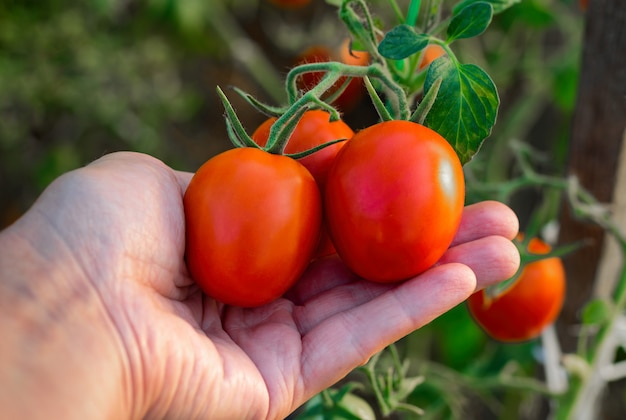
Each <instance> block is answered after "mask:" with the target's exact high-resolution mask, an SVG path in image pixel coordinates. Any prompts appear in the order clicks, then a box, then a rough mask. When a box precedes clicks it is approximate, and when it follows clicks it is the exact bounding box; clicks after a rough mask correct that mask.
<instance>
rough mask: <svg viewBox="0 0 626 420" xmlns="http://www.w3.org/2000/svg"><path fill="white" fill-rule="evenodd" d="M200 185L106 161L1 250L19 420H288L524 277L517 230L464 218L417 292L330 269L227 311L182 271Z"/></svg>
mask: <svg viewBox="0 0 626 420" xmlns="http://www.w3.org/2000/svg"><path fill="white" fill-rule="evenodd" d="M190 179H191V174H189V173H182V172H176V171H173V170H171V169H170V168H168V167H167V166H165V165H164V164H162V163H161V162H159V161H157V160H156V159H153V158H151V157H149V156H146V155H141V154H135V153H115V154H110V155H107V156H105V157H103V158H102V159H100V160H98V161H96V162H94V163H92V164H91V165H88V166H87V167H85V168H82V169H80V170H77V171H74V172H71V173H69V174H66V175H64V176H63V177H61V178H60V179H58V180H57V181H55V182H54V183H53V184H52V185H51V186H50V187H49V188H48V189H47V190H46V191H45V192H44V193H43V194H42V196H41V197H40V199H39V200H38V201H37V203H35V205H34V206H33V208H32V209H31V210H29V211H28V212H27V213H26V214H25V215H24V217H22V218H21V219H20V220H19V221H18V222H16V223H15V224H14V225H13V226H11V227H10V228H8V229H6V230H5V232H3V233H2V234H1V235H0V249H1V250H2V252H0V255H4V257H0V275H1V276H2V280H3V281H2V285H1V287H2V289H1V292H2V293H1V294H0V296H1V297H0V308H2V309H6V310H7V312H11V314H12V315H13V316H12V317H11V318H10V319H7V317H2V318H4V320H1V321H0V331H3V333H5V334H4V336H6V337H10V338H9V339H8V340H5V342H4V343H3V346H2V347H0V357H1V358H0V360H4V361H5V362H4V363H6V364H8V365H9V366H10V368H9V369H3V371H2V372H1V373H0V386H2V387H3V389H4V388H7V387H8V386H9V385H10V384H11V383H12V386H11V388H10V391H9V392H7V393H3V394H4V395H3V396H0V405H1V406H2V407H7V410H8V413H9V415H10V414H11V413H13V414H15V415H16V417H28V418H36V417H50V416H51V415H52V414H63V415H62V416H61V417H63V418H72V417H79V418H97V417H113V418H137V417H146V418H169V417H172V418H212V419H216V418H232V419H244V418H269V419H280V418H284V417H285V416H287V415H288V414H289V413H290V412H292V411H293V410H295V409H296V408H297V407H298V406H300V405H301V404H302V403H304V402H305V401H306V400H307V399H308V398H310V397H312V396H313V395H314V394H316V393H317V392H319V391H321V390H322V389H324V388H326V387H328V386H330V385H332V384H333V383H335V382H337V381H338V380H340V379H341V378H342V377H344V376H345V375H346V374H347V373H348V372H350V371H351V370H352V369H354V368H355V367H356V366H358V365H360V364H362V363H364V362H366V361H367V360H368V358H369V357H370V356H372V355H373V354H374V353H376V352H377V351H379V350H381V349H382V348H384V347H385V346H386V345H388V344H390V343H391V342H393V341H396V340H398V339H400V338H401V337H403V336H405V335H406V334H408V333H410V332H412V331H414V330H415V329H418V328H420V327H421V326H423V325H425V324H426V323H428V322H430V321H431V320H433V319H434V318H435V317H437V316H438V315H440V314H442V313H444V312H445V311H447V310H449V309H451V308H452V307H453V306H455V305H457V304H459V303H460V302H462V301H463V300H465V299H466V298H467V297H468V296H469V295H470V294H471V293H472V292H474V291H475V290H476V289H477V288H483V287H485V286H487V285H489V284H492V283H495V282H498V281H501V280H504V279H506V278H508V277H510V276H511V275H512V274H513V273H514V272H515V271H516V269H517V266H518V264H519V255H518V253H517V250H516V249H515V247H514V245H513V244H512V243H511V242H510V239H512V238H513V237H514V236H515V234H516V233H517V229H518V224H517V218H516V217H515V215H514V214H513V212H512V211H511V210H510V209H509V208H508V207H506V206H504V205H502V204H499V203H495V202H485V203H481V204H477V205H473V206H469V207H467V208H466V209H465V211H464V215H463V220H462V223H461V227H460V228H459V231H458V234H457V236H456V239H455V241H454V243H453V244H452V246H451V247H450V249H449V250H448V251H447V253H446V254H445V255H444V257H443V258H442V259H441V261H440V262H439V263H438V264H437V265H436V266H435V267H433V268H432V269H430V270H428V271H427V272H425V273H423V274H422V275H420V276H418V277H416V278H414V279H411V280H408V281H406V282H402V283H398V284H377V283H371V282H367V281H363V280H361V279H359V278H357V277H356V276H355V275H354V274H352V273H351V272H349V271H348V270H347V269H346V267H345V266H344V265H343V264H342V263H341V261H340V260H339V259H338V258H337V257H330V258H326V259H323V260H319V261H316V262H315V263H313V264H312V265H311V266H310V267H309V269H308V270H307V271H306V273H305V274H304V275H303V276H302V278H301V279H300V280H299V281H298V283H297V284H296V285H295V286H294V287H293V289H292V290H290V291H289V292H288V293H287V294H286V295H285V296H284V298H281V299H278V300H276V301H274V302H272V303H270V304H268V305H265V306H262V307H258V308H250V309H244V308H238V307H230V306H224V305H222V304H220V303H218V302H216V301H214V300H213V299H211V298H209V297H208V296H206V295H204V294H203V293H202V292H201V291H200V290H199V289H198V288H197V286H196V285H195V284H194V282H193V280H192V279H191V278H190V277H189V274H188V272H187V269H186V267H185V263H184V244H185V230H184V213H183V205H182V197H183V194H184V191H185V188H186V186H187V184H188V182H189V180H190ZM5 251H6V252H5ZM372 314H376V316H372ZM25 326H28V328H24V327H25ZM24 348H27V349H28V351H25V350H24ZM16 377H17V378H19V381H15V378H16ZM26 398H27V400H26ZM34 401H41V402H42V403H41V405H39V407H41V409H38V405H37V404H34ZM11 410H13V411H11ZM23 410H26V411H23ZM28 410H30V411H28ZM42 410H45V411H42ZM25 414H29V415H25ZM54 417H56V416H54Z"/></svg>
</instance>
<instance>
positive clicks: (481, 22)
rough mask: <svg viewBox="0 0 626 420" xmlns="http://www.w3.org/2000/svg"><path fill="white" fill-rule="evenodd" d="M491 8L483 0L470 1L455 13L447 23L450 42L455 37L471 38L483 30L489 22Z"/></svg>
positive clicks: (448, 40) (491, 15)
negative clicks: (477, 0) (470, 2)
mask: <svg viewBox="0 0 626 420" xmlns="http://www.w3.org/2000/svg"><path fill="white" fill-rule="evenodd" d="M492 17H493V8H492V7H491V4H489V3H487V2H485V1H479V2H477V3H472V4H470V5H468V6H466V7H464V8H463V9H462V10H461V11H460V12H459V13H458V14H456V15H455V16H454V17H453V18H452V20H451V21H450V25H448V39H447V41H446V42H448V43H450V42H452V41H454V40H455V39H460V38H472V37H475V36H477V35H480V34H482V33H483V32H485V29H487V27H488V26H489V24H490V23H491V18H492Z"/></svg>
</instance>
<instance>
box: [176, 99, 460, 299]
mask: <svg viewBox="0 0 626 420" xmlns="http://www.w3.org/2000/svg"><path fill="white" fill-rule="evenodd" d="M275 121H276V120H275V119H268V120H267V121H266V122H265V123H263V124H262V125H261V126H260V127H259V128H258V129H257V130H256V131H255V133H254V134H253V136H252V138H253V140H255V142H256V143H257V144H258V145H259V146H261V147H262V146H264V145H265V144H266V143H267V142H268V139H269V136H270V134H269V133H270V128H271V127H272V125H273V124H274V123H275ZM338 139H345V141H343V142H338V143H334V144H332V145H330V146H328V147H325V148H322V149H320V150H317V151H315V152H314V153H312V154H309V155H307V156H305V157H302V158H301V159H298V160H296V159H293V158H291V157H289V156H285V155H274V154H271V153H268V152H266V151H265V150H263V149H262V148H254V147H243V148H235V149H232V150H229V151H226V152H224V153H221V154H219V155H217V156H215V157H214V158H212V159H210V160H208V161H207V162H206V163H205V164H204V165H203V166H202V167H201V168H200V169H199V170H198V171H197V172H196V174H195V175H194V177H193V178H192V180H191V182H190V184H189V187H188V189H187V191H186V193H185V197H184V207H185V218H186V229H187V244H186V245H187V246H186V258H187V264H188V267H189V270H190V273H191V275H192V277H193V278H194V279H195V280H196V282H197V283H198V285H199V286H200V287H201V288H202V289H203V290H204V291H205V292H206V293H207V294H208V295H210V296H212V297H214V298H216V299H217V300H219V301H221V302H223V303H226V304H232V305H238V306H244V307H250V306H258V305H262V304H264V303H268V302H270V301H272V300H274V299H276V298H278V297H280V296H281V295H282V294H284V293H285V292H286V291H287V290H288V289H289V288H290V287H291V286H292V285H293V284H294V282H295V281H296V280H297V279H298V277H299V276H300V275H301V274H302V272H303V271H304V270H305V269H306V267H307V265H308V264H309V262H310V261H311V260H312V259H315V258H318V257H320V256H324V255H327V254H329V253H334V252H337V254H338V255H339V257H340V258H342V259H343V261H344V262H345V264H346V265H347V266H348V267H349V268H350V269H351V270H353V271H354V272H355V273H357V274H358V275H360V276H361V277H363V278H364V279H367V280H371V281H377V282H395V281H401V280H405V279H407V278H409V277H412V276H415V275H417V274H419V273H421V272H423V271H424V270H426V269H428V268H429V267H430V266H432V265H433V264H434V263H435V262H436V261H437V260H438V259H439V258H440V257H441V256H442V255H443V253H444V252H445V251H446V249H447V248H448V246H449V245H450V243H451V241H452V239H453V236H454V234H455V233H456V230H457V228H458V225H459V223H460V219H461V213H462V209H463V205H464V197H465V193H464V179H463V171H462V166H461V162H460V160H459V158H458V157H457V155H456V152H455V151H454V149H453V148H452V146H450V145H449V144H448V142H447V141H446V140H445V139H444V138H443V137H441V136H440V135H439V134H437V133H436V132H434V131H433V130H431V129H429V128H426V127H424V126H422V125H419V124H417V123H413V122H409V121H386V122H381V123H378V124H375V125H373V126H370V127H368V128H366V129H363V130H361V131H359V132H358V133H356V134H354V132H353V131H352V129H350V127H348V126H347V125H346V124H345V123H344V122H342V121H341V120H339V121H331V120H330V115H329V114H328V113H327V112H325V111H320V110H316V111H307V112H305V113H304V115H303V117H302V118H301V120H300V121H299V123H298V125H297V126H296V128H295V130H294V131H293V132H292V133H291V135H290V138H289V142H288V143H287V145H286V147H285V153H287V154H293V153H298V152H302V151H305V150H309V149H311V148H313V147H315V146H318V145H321V144H325V143H328V142H331V141H333V140H338Z"/></svg>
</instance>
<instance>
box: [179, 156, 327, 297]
mask: <svg viewBox="0 0 626 420" xmlns="http://www.w3.org/2000/svg"><path fill="white" fill-rule="evenodd" d="M183 204H184V208H185V222H186V232H187V238H186V242H187V243H186V259H187V265H188V268H189V271H190V273H191V276H192V277H193V278H194V280H195V281H196V282H197V283H198V285H199V286H200V288H201V289H202V290H203V291H204V292H205V293H207V294H208V295H209V296H211V297H213V298H215V299H217V300H219V301H221V302H223V303H226V304H231V305H237V306H245V307H250V306H258V305H262V304H264V303H268V302H270V301H272V300H274V299H276V298H278V297H280V296H281V295H282V294H283V293H284V292H285V291H287V289H289V287H291V286H292V285H293V283H294V282H295V281H296V280H297V278H298V277H299V276H300V275H301V274H302V272H303V271H304V270H305V268H306V266H307V264H308V262H309V261H310V259H311V256H312V254H313V251H314V250H315V246H316V245H317V243H318V239H319V229H320V223H321V213H322V206H321V197H320V193H319V190H318V187H317V184H316V183H315V180H314V178H313V176H312V175H311V174H310V173H309V172H308V171H307V170H306V168H305V167H304V166H302V165H301V164H300V163H298V162H297V161H296V160H294V159H291V158H289V157H287V156H281V155H274V154H270V153H267V152H266V151H263V150H260V149H256V148H250V147H243V148H235V149H231V150H228V151H226V152H223V153H221V154H218V155H217V156H215V157H213V158H211V159H209V160H208V161H207V162H206V163H205V164H204V165H202V166H201V167H200V169H199V170H198V171H197V172H196V173H195V175H194V176H193V178H192V180H191V182H190V183H189V186H188V188H187V191H186V192H185V195H184V199H183Z"/></svg>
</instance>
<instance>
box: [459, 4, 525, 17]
mask: <svg viewBox="0 0 626 420" xmlns="http://www.w3.org/2000/svg"><path fill="white" fill-rule="evenodd" d="M521 1H522V0H462V1H461V2H459V3H458V4H456V5H455V6H454V8H453V9H452V14H453V15H456V14H458V13H459V12H460V11H461V10H463V9H464V8H465V7H467V6H469V5H471V4H474V3H479V2H486V3H489V4H491V6H492V7H493V14H494V15H495V14H498V13H500V12H503V11H505V10H506V9H508V8H509V7H511V6H513V5H514V4H517V3H519V2H521Z"/></svg>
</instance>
